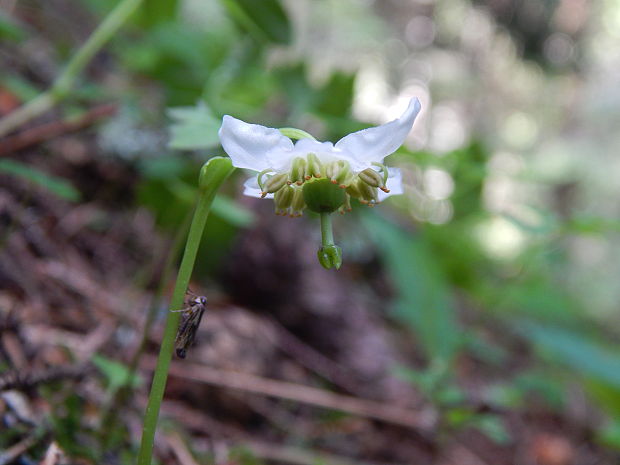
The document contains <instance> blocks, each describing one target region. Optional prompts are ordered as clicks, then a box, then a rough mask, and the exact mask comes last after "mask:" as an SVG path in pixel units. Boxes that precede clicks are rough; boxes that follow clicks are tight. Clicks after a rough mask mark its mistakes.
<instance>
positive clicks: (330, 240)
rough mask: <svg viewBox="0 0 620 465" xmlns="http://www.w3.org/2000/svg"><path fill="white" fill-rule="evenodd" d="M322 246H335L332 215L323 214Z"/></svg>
mask: <svg viewBox="0 0 620 465" xmlns="http://www.w3.org/2000/svg"><path fill="white" fill-rule="evenodd" d="M320 215H321V245H322V246H323V247H326V246H328V245H334V231H333V230H332V215H331V213H321V214H320Z"/></svg>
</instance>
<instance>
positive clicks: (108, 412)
mask: <svg viewBox="0 0 620 465" xmlns="http://www.w3.org/2000/svg"><path fill="white" fill-rule="evenodd" d="M191 213H192V212H191V211H188V213H187V215H185V219H184V220H183V224H182V225H181V227H179V228H178V229H177V231H176V232H175V234H174V239H173V240H172V244H170V246H169V247H168V248H167V252H166V260H165V264H164V268H163V272H162V273H161V278H160V281H159V284H158V286H157V290H156V291H155V295H154V297H153V302H152V303H151V305H149V309H148V313H147V316H146V320H145V322H144V328H143V329H142V336H141V338H140V342H139V343H138V346H137V348H136V350H135V352H134V353H133V355H132V357H131V359H130V361H129V363H128V364H127V376H126V379H125V382H124V383H123V385H122V386H121V387H120V388H119V389H118V390H117V391H116V392H115V393H114V395H113V396H112V398H111V399H110V402H109V404H108V405H106V406H105V407H104V409H103V411H104V413H103V415H102V416H101V421H100V423H99V429H100V431H101V438H102V439H101V444H102V445H103V450H104V451H106V452H110V451H111V448H112V446H113V445H114V444H113V442H114V440H115V439H116V438H115V436H114V434H115V432H116V427H117V426H118V423H119V421H118V416H119V413H120V412H121V411H122V410H123V409H124V408H125V406H126V404H127V402H128V400H129V399H130V396H131V394H132V393H133V385H132V383H131V380H132V379H133V377H134V376H135V373H136V371H137V368H138V364H139V363H140V358H141V357H142V354H143V353H144V349H145V348H146V343H147V341H148V338H149V334H151V329H152V328H153V324H154V323H155V319H156V316H157V313H158V312H157V311H158V308H159V303H160V302H161V300H162V298H163V295H164V292H165V289H166V286H167V285H168V283H169V282H170V278H171V276H172V273H173V272H174V266H175V264H176V263H177V260H178V258H179V255H180V254H181V247H182V245H183V239H185V237H187V231H188V230H189V224H190V221H191V219H192V215H191ZM138 287H139V288H142V287H143V286H138Z"/></svg>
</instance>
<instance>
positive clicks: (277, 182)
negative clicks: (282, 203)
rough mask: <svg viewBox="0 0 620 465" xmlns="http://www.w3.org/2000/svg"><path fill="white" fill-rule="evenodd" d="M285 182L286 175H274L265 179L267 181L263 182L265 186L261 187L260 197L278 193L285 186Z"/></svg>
mask: <svg viewBox="0 0 620 465" xmlns="http://www.w3.org/2000/svg"><path fill="white" fill-rule="evenodd" d="M287 180H288V174H286V173H280V174H274V175H273V176H271V177H270V178H269V179H267V181H265V185H264V187H263V192H261V195H262V196H263V197H264V196H265V195H267V194H271V193H273V192H276V191H279V190H280V189H281V188H282V187H284V186H286V181H287ZM263 194H264V195H263Z"/></svg>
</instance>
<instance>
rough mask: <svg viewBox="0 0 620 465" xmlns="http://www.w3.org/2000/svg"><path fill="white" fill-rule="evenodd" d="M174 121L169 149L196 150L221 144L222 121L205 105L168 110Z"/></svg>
mask: <svg viewBox="0 0 620 465" xmlns="http://www.w3.org/2000/svg"><path fill="white" fill-rule="evenodd" d="M167 113H168V116H169V117H170V118H171V119H172V120H173V123H172V126H171V127H170V132H171V138H170V142H169V143H168V147H170V148H171V149H178V150H195V149H206V148H209V147H214V146H216V145H218V144H219V137H218V134H217V132H218V130H219V128H220V120H219V119H218V118H216V117H215V116H214V115H213V113H212V112H211V110H209V108H208V107H207V106H206V105H205V104H204V103H199V104H198V105H196V106H194V107H178V108H170V109H168V112H167Z"/></svg>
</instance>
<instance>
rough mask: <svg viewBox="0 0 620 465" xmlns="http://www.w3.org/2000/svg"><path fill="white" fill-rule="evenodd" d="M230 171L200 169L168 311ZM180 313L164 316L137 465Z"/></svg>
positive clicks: (150, 438)
mask: <svg viewBox="0 0 620 465" xmlns="http://www.w3.org/2000/svg"><path fill="white" fill-rule="evenodd" d="M233 171H234V168H233V167H232V163H231V161H230V159H229V158H221V157H216V158H212V159H211V160H209V161H208V162H207V163H205V165H204V166H203V167H202V170H201V172H200V183H199V191H198V202H197V204H196V210H195V211H194V217H193V219H192V224H191V226H190V229H189V234H188V236H187V242H186V243H185V251H184V253H183V259H182V260H181V265H180V267H179V273H178V275H177V281H176V284H175V286H174V292H173V294H172V300H171V302H170V308H171V310H178V309H180V308H182V307H183V300H184V298H185V292H186V290H187V287H188V285H189V281H190V278H191V276H192V271H193V269H194V263H195V261H196V254H197V253H198V246H199V245H200V239H201V237H202V233H203V231H204V227H205V223H206V221H207V217H208V215H209V210H210V209H211V203H212V202H213V199H214V198H215V194H216V193H217V190H218V189H219V187H220V186H221V185H222V183H223V182H224V181H225V180H226V178H227V177H228V176H230V174H231V173H232V172H233ZM180 317H181V313H180V312H168V316H167V318H166V327H165V329H164V335H163V339H162V343H161V347H160V350H159V357H158V359H157V365H156V367H155V372H154V374H153V383H152V385H151V392H150V393H149V399H148V403H147V406H146V413H145V415H144V425H143V429H142V442H141V444H140V452H139V454H138V461H137V464H138V465H150V464H151V457H152V454H153V442H154V440H155V430H156V428H157V419H158V417H159V409H160V406H161V401H162V399H163V397H164V391H165V389H166V381H167V379H168V369H169V367H170V361H171V359H172V352H173V349H174V340H175V336H176V332H177V328H178V326H179V319H180Z"/></svg>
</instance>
